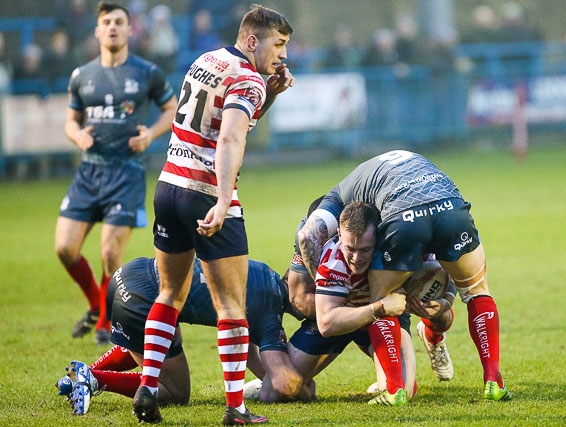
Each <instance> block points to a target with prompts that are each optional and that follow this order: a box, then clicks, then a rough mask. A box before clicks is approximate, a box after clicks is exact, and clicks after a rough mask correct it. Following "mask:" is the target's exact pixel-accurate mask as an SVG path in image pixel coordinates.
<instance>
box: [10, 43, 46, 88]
mask: <svg viewBox="0 0 566 427" xmlns="http://www.w3.org/2000/svg"><path fill="white" fill-rule="evenodd" d="M42 61H43V50H42V49H41V48H40V47H39V46H38V45H36V44H29V45H27V46H26V47H25V48H24V51H23V53H22V56H21V58H20V59H19V60H18V61H17V63H16V67H15V69H14V80H19V82H18V87H17V89H16V91H15V92H17V93H20V94H37V95H39V96H41V97H42V98H44V97H46V96H47V95H48V94H49V88H48V86H47V83H46V80H45V73H44V72H43V66H42Z"/></svg>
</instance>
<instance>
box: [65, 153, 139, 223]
mask: <svg viewBox="0 0 566 427" xmlns="http://www.w3.org/2000/svg"><path fill="white" fill-rule="evenodd" d="M145 192H146V182H145V170H144V169H143V168H142V167H140V166H139V165H137V164H132V163H129V162H124V163H120V165H106V164H98V163H90V162H81V164H80V165H79V166H78V168H77V171H76V173H75V177H74V179H73V182H72V183H71V185H70V186H69V189H68V190H67V194H66V195H65V198H64V199H63V202H62V203H61V207H60V210H59V215H60V216H63V217H65V218H71V219H74V220H77V221H83V222H89V223H94V222H102V221H104V223H106V224H112V225H117V226H127V227H146V226H147V213H146V210H145Z"/></svg>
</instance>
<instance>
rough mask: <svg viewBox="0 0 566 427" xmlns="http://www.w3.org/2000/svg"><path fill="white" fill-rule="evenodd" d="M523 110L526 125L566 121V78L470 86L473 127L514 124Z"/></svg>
mask: <svg viewBox="0 0 566 427" xmlns="http://www.w3.org/2000/svg"><path fill="white" fill-rule="evenodd" d="M522 109H524V114H525V116H526V120H527V123H552V122H557V121H563V120H566V76H562V75H557V76H539V77H533V78H528V79H517V80H507V81H501V80H489V79H485V80H480V81H477V82H474V83H473V84H472V85H471V87H470V90H469V94H468V123H469V124H470V126H472V127H482V126H496V125H511V124H513V122H514V120H516V116H517V114H521V113H522Z"/></svg>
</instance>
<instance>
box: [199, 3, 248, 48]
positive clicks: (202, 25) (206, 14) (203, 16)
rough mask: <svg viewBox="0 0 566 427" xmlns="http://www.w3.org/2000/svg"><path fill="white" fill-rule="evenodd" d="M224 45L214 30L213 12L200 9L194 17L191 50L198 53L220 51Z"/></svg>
mask: <svg viewBox="0 0 566 427" xmlns="http://www.w3.org/2000/svg"><path fill="white" fill-rule="evenodd" d="M240 20H241V18H240ZM236 35H237V33H236ZM222 44H223V41H222V39H221V38H220V35H219V34H218V33H217V32H215V31H214V29H213V28H212V14H211V12H210V11H209V10H208V9H200V10H199V11H198V12H197V13H196V14H195V15H194V17H193V25H192V26H191V31H190V33H189V48H190V49H191V50H194V51H198V52H206V51H210V50H215V49H218V48H220V47H222Z"/></svg>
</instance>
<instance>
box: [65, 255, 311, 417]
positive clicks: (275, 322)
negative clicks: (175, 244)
mask: <svg viewBox="0 0 566 427" xmlns="http://www.w3.org/2000/svg"><path fill="white" fill-rule="evenodd" d="M193 269H194V274H193V279H192V284H191V290H190V293H189V298H188V299H187V301H186V303H185V305H184V306H183V308H182V309H181V311H180V313H179V317H178V319H177V322H178V323H189V324H197V325H206V326H216V324H217V321H218V319H217V315H216V310H215V309H214V305H213V303H212V298H211V295H210V291H209V289H208V287H207V284H206V282H205V278H204V274H203V271H202V266H201V263H200V260H199V259H198V258H195V261H194V265H193ZM159 283H160V281H159V272H158V270H157V263H156V261H155V259H154V258H136V259H134V260H132V261H130V262H128V263H127V264H125V265H124V266H122V267H120V268H118V269H117V270H116V272H115V273H114V275H113V276H112V279H111V280H110V284H109V286H108V293H107V307H108V314H109V316H110V317H111V322H112V333H111V337H110V339H111V341H112V342H113V343H114V344H116V347H113V348H112V349H110V350H109V351H108V352H106V353H105V354H104V355H103V356H102V357H100V359H99V360H98V361H96V362H95V363H93V364H92V365H90V366H87V365H85V364H84V363H82V362H78V361H72V362H71V365H70V368H69V370H70V375H69V377H67V378H62V379H61V380H60V381H59V382H58V384H57V385H58V387H59V388H60V393H61V394H64V395H70V401H71V405H72V408H73V412H74V413H76V414H79V415H83V414H84V413H86V412H87V411H88V407H89V402H90V397H92V395H95V394H96V392H97V391H99V390H106V391H111V392H116V393H120V394H123V395H125V396H129V397H133V396H134V394H135V392H136V390H137V388H138V386H139V383H140V381H141V373H140V372H125V371H127V370H130V369H133V368H134V367H136V366H142V365H143V349H144V325H145V319H146V317H147V314H148V313H149V310H150V309H151V306H152V304H153V302H154V301H155V299H156V298H157V295H158V293H159ZM285 312H287V313H290V314H292V315H295V314H296V310H295V309H294V308H293V307H292V305H291V304H290V303H289V294H288V290H287V286H286V284H285V281H284V279H281V278H280V276H279V274H277V273H276V272H275V271H274V270H272V269H271V268H270V267H269V266H268V265H267V264H264V263H262V262H259V261H255V260H249V268H248V278H247V316H248V317H247V318H248V322H249V325H250V329H249V330H250V342H251V343H252V346H251V349H250V350H251V351H250V359H249V363H248V368H249V369H250V370H251V371H252V372H253V373H254V375H256V376H257V377H258V378H261V379H263V384H264V386H263V387H262V390H260V393H259V397H260V399H261V400H262V401H294V400H302V401H311V400H314V399H315V384H314V382H313V381H309V383H308V384H304V383H303V381H302V376H301V375H299V373H298V372H297V370H296V369H295V367H294V366H293V364H292V363H291V359H290V358H289V355H288V354H287V338H286V335H285V331H284V329H283V325H282V318H283V314H284V313H285ZM258 352H259V353H258ZM73 369H74V370H75V371H73ZM76 375H82V376H83V377H84V378H86V381H85V382H86V383H88V384H89V387H87V386H85V385H81V384H77V383H78V382H80V381H76V380H75V378H76ZM71 377H72V378H73V381H72V382H71V381H70V380H71ZM65 384H67V387H68V388H67V389H65ZM69 387H70V388H69ZM158 396H159V399H160V403H161V404H172V403H175V404H184V405H186V404H187V403H188V401H189V396H190V375H189V366H188V363H187V359H186V358H185V355H184V353H183V347H182V339H181V330H180V328H179V327H177V328H176V332H175V338H174V339H173V341H172V343H171V346H170V348H169V352H168V354H167V358H166V359H165V361H164V363H163V368H162V370H161V375H160V377H159V393H158ZM85 402H86V403H85Z"/></svg>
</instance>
